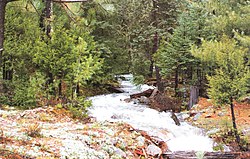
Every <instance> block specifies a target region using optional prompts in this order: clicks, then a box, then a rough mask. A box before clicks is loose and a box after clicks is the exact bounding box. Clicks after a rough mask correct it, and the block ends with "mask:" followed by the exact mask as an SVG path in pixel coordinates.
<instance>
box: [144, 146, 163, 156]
mask: <svg viewBox="0 0 250 159" xmlns="http://www.w3.org/2000/svg"><path fill="white" fill-rule="evenodd" d="M146 152H147V154H149V155H151V156H155V155H158V154H161V153H162V151H161V149H160V148H159V147H157V146H156V145H154V144H151V145H149V146H148V147H147V149H146Z"/></svg>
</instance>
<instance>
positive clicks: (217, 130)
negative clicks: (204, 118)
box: [206, 128, 220, 135]
mask: <svg viewBox="0 0 250 159" xmlns="http://www.w3.org/2000/svg"><path fill="white" fill-rule="evenodd" d="M219 131H220V129H218V128H214V129H211V130H209V131H208V132H207V133H206V134H207V135H212V134H216V133H217V132H219Z"/></svg>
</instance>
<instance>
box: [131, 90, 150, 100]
mask: <svg viewBox="0 0 250 159" xmlns="http://www.w3.org/2000/svg"><path fill="white" fill-rule="evenodd" d="M152 92H153V89H147V90H146V91H143V92H141V93H136V94H131V95H130V98H131V99H132V98H140V97H141V96H145V97H150V95H151V94H152Z"/></svg>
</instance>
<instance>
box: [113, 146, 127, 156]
mask: <svg viewBox="0 0 250 159" xmlns="http://www.w3.org/2000/svg"><path fill="white" fill-rule="evenodd" d="M114 154H116V156H118V157H119V158H126V153H125V152H124V151H122V150H121V149H119V148H116V149H115V151H114Z"/></svg>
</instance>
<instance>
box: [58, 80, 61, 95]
mask: <svg viewBox="0 0 250 159" xmlns="http://www.w3.org/2000/svg"><path fill="white" fill-rule="evenodd" d="M58 97H59V98H62V80H61V79H60V82H59V84H58Z"/></svg>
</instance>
